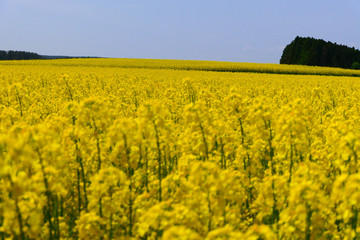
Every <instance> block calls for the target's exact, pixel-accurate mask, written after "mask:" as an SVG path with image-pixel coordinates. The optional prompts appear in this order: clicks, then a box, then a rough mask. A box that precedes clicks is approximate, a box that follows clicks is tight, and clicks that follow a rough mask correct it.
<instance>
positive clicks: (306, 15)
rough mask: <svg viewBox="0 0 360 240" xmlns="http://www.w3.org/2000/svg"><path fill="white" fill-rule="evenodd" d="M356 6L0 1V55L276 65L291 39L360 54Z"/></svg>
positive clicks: (231, 0) (358, 3)
mask: <svg viewBox="0 0 360 240" xmlns="http://www.w3.org/2000/svg"><path fill="white" fill-rule="evenodd" d="M359 13H360V1H356V0H349V1H343V2H340V1H336V0H330V1H325V0H319V1H316V2H313V1H309V0H304V1H292V3H291V4H289V3H288V2H287V1H285V0H277V1H272V2H269V1H265V0H259V1H256V2H255V1H241V2H240V1H235V0H229V1H221V2H220V1H214V0H208V1H205V0H198V1H181V2H179V1H169V0H167V1H166V0H154V1H151V2H150V1H145V0H133V1H122V0H120V1H115V0H105V1H102V2H98V1H95V0H87V1H85V0H77V1H70V0H63V1H59V0H3V1H1V2H0V21H1V23H0V31H1V37H0V49H1V50H19V51H30V52H35V53H38V54H41V55H53V56H55V55H58V56H94V57H110V58H150V59H184V60H215V61H231V62H257V63H278V62H279V60H280V57H281V54H282V51H283V49H284V47H285V46H286V45H287V44H289V43H290V42H291V41H292V40H293V39H294V38H295V37H296V36H301V37H314V38H317V39H324V40H325V41H331V42H334V43H338V44H342V45H347V46H349V47H355V48H356V49H360V28H359V27H358V26H357V25H358V23H359V22H360V14H359Z"/></svg>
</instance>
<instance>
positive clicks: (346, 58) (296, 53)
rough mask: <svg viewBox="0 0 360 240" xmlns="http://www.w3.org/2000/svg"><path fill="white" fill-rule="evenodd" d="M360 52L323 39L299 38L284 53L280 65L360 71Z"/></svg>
mask: <svg viewBox="0 0 360 240" xmlns="http://www.w3.org/2000/svg"><path fill="white" fill-rule="evenodd" d="M359 63H360V51H359V50H357V49H355V48H353V47H352V48H350V47H347V46H344V45H338V44H336V43H331V42H326V41H324V40H321V39H314V38H310V37H307V38H303V37H299V36H297V37H296V38H295V39H294V40H293V41H292V42H291V43H290V44H289V45H287V46H286V47H285V49H284V51H283V54H282V56H281V59H280V64H299V65H309V66H328V67H340V68H352V69H360V64H359Z"/></svg>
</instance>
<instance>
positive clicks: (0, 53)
mask: <svg viewBox="0 0 360 240" xmlns="http://www.w3.org/2000/svg"><path fill="white" fill-rule="evenodd" d="M28 59H42V56H41V55H39V54H37V53H33V52H25V51H12V50H10V51H4V50H0V60H28Z"/></svg>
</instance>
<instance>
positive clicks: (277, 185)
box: [0, 59, 360, 240]
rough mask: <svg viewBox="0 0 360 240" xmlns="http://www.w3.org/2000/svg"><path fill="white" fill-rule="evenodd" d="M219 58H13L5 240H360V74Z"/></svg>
mask: <svg viewBox="0 0 360 240" xmlns="http://www.w3.org/2000/svg"><path fill="white" fill-rule="evenodd" d="M211 64H213V63H211ZM211 64H210V62H209V63H208V62H186V63H184V62H180V61H179V62H177V61H158V60H131V59H129V60H112V59H109V60H104V59H95V60H94V59H83V60H56V61H23V62H16V61H14V62H3V63H1V64H0V69H1V71H0V190H1V191H0V239H209V240H210V239H358V238H360V216H359V211H360V173H359V167H360V159H359V157H360V107H359V104H358V103H359V101H360V91H359V90H360V81H359V78H357V77H344V76H343V77H340V76H319V75H286V74H262V73H250V72H254V69H257V70H256V72H272V73H274V72H276V71H280V72H281V73H286V71H285V70H281V67H277V66H275V65H256V64H254V65H251V64H243V65H241V66H242V68H244V69H245V70H246V69H247V73H244V72H236V73H235V72H220V71H221V68H223V67H224V66H228V67H231V66H233V67H234V66H235V67H237V68H238V69H239V66H240V65H236V64H233V65H231V64H230V65H226V64H225V63H219V64H218V65H216V64H215V65H214V66H212V65H211ZM206 67H207V68H206ZM214 68H217V69H214ZM274 68H275V70H273V71H270V70H269V69H274ZM287 68H289V69H290V67H288V66H287ZM190 69H191V70H194V71H188V70H190ZM279 69H280V70H279ZM295 69H300V67H298V68H295ZM195 70H209V71H195ZM210 70H216V71H219V72H214V71H210ZM294 71H295V70H294ZM296 71H298V70H296ZM296 71H295V72H294V73H304V74H314V73H317V74H326V72H327V71H330V70H328V69H321V68H303V69H301V71H300V72H296ZM331 71H335V72H336V71H339V72H338V74H340V75H346V74H343V72H342V70H336V69H335V70H331ZM344 71H345V70H344ZM329 74H334V72H332V73H329ZM347 75H353V72H347Z"/></svg>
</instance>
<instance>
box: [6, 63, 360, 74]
mask: <svg viewBox="0 0 360 240" xmlns="http://www.w3.org/2000/svg"><path fill="white" fill-rule="evenodd" d="M2 65H15V66H19V65H36V66H39V65H40V66H61V67H75V66H78V67H90V66H91V67H106V68H111V67H115V68H149V69H173V70H198V71H218V72H257V73H276V74H302V75H328V76H355V77H360V70H350V69H342V68H331V67H313V66H300V65H285V64H281V65H280V64H269V63H266V64H262V63H238V62H216V61H195V60H158V59H126V58H117V59H111V58H89V59H65V60H63V59H58V60H31V61H29V60H27V61H0V66H2Z"/></svg>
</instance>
